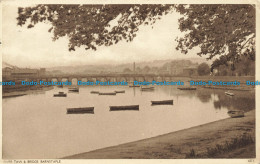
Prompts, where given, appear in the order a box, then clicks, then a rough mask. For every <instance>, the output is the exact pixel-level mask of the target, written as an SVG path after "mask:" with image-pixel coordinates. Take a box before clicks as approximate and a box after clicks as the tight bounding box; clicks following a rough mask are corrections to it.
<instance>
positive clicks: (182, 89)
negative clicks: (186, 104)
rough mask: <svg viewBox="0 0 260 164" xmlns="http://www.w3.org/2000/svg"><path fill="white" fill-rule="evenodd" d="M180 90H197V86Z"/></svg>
mask: <svg viewBox="0 0 260 164" xmlns="http://www.w3.org/2000/svg"><path fill="white" fill-rule="evenodd" d="M178 89H179V90H196V89H197V88H178Z"/></svg>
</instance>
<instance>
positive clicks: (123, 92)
mask: <svg viewBox="0 0 260 164" xmlns="http://www.w3.org/2000/svg"><path fill="white" fill-rule="evenodd" d="M115 93H125V91H115Z"/></svg>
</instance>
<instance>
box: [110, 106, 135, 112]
mask: <svg viewBox="0 0 260 164" xmlns="http://www.w3.org/2000/svg"><path fill="white" fill-rule="evenodd" d="M109 108H110V111H120V110H139V105H126V106H109Z"/></svg>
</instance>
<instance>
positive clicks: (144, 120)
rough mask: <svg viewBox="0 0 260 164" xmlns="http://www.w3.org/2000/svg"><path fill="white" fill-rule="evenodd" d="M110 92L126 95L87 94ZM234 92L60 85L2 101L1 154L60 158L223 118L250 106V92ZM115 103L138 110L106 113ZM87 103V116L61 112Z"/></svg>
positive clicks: (251, 97)
mask: <svg viewBox="0 0 260 164" xmlns="http://www.w3.org/2000/svg"><path fill="white" fill-rule="evenodd" d="M115 90H125V93H120V94H117V95H116V96H106V95H104V96H99V95H98V94H91V93H90V92H91V91H99V92H113V91H115ZM57 92H65V93H67V97H58V98H54V97H53V94H54V93H57ZM234 93H235V96H234V97H232V98H231V97H227V96H226V95H225V94H224V91H223V90H211V89H203V88H199V89H197V90H196V91H182V90H178V89H177V87H176V86H160V87H156V88H155V90H154V91H153V92H141V91H140V88H135V87H133V88H130V87H129V86H113V87H105V86H88V87H81V88H80V90H79V93H70V92H68V88H67V87H64V88H54V89H53V90H49V91H46V92H44V94H42V93H41V94H38V93H35V94H29V95H26V96H22V97H14V98H9V99H3V157H4V158H60V157H64V156H68V155H72V154H76V153H82V152H86V151H90V150H95V149H99V148H103V147H108V146H113V145H118V144H122V143H126V142H131V141H136V140H140V139H144V138H149V137H153V136H157V135H161V134H165V133H169V132H173V131H177V130H181V129H185V128H189V127H193V126H197V125H201V124H205V123H208V122H212V121H216V120H220V119H224V118H227V117H229V116H228V115H227V111H228V110H230V109H232V108H236V109H242V108H243V110H246V111H247V110H251V109H253V108H254V106H255V98H254V94H253V93H245V92H234ZM152 100H155V101H156V100H173V104H174V105H157V106H152V105H151V101H152ZM120 105H139V111H119V112H116V111H115V112H110V111H109V106H120ZM92 106H93V107H95V111H94V113H95V114H92V115H89V114H82V115H81V114H78V115H67V114H66V109H67V108H80V107H92ZM35 145H37V146H35Z"/></svg>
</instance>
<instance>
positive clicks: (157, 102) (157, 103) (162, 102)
mask: <svg viewBox="0 0 260 164" xmlns="http://www.w3.org/2000/svg"><path fill="white" fill-rule="evenodd" d="M151 103H152V105H173V100H162V101H151Z"/></svg>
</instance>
